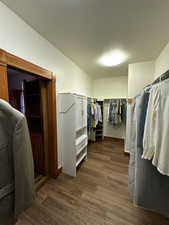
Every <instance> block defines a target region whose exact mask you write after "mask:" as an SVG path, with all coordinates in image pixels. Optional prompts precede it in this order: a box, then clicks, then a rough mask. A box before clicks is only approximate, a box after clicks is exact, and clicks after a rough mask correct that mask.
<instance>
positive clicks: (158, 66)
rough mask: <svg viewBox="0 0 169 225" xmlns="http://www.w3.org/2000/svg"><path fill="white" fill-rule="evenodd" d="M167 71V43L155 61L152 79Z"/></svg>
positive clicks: (168, 63) (168, 58)
mask: <svg viewBox="0 0 169 225" xmlns="http://www.w3.org/2000/svg"><path fill="white" fill-rule="evenodd" d="M167 70H169V43H168V44H167V45H166V46H165V47H164V49H163V50H162V51H161V53H160V55H159V56H158V58H157V59H156V60H155V73H154V79H155V78H157V77H159V76H160V75H161V74H163V73H164V72H166V71H167Z"/></svg>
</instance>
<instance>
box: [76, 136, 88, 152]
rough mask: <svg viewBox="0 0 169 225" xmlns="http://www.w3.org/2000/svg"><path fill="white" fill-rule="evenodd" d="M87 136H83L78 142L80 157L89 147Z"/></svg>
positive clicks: (77, 148) (77, 150) (77, 147)
mask: <svg viewBox="0 0 169 225" xmlns="http://www.w3.org/2000/svg"><path fill="white" fill-rule="evenodd" d="M87 143H88V141H87V135H82V136H81V137H79V138H78V139H77V140H76V155H78V154H79V153H80V152H81V151H82V150H83V149H84V148H85V147H86V146H87Z"/></svg>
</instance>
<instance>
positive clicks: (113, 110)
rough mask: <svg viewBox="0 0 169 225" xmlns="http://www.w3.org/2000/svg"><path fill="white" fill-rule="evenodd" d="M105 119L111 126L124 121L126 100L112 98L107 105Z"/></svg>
mask: <svg viewBox="0 0 169 225" xmlns="http://www.w3.org/2000/svg"><path fill="white" fill-rule="evenodd" d="M107 115H108V116H107V120H108V122H109V123H111V124H112V125H113V126H117V125H121V124H122V123H123V122H124V123H125V122H126V100H125V102H124V101H123V100H122V99H113V100H112V102H111V103H110V104H109V106H108V113H107Z"/></svg>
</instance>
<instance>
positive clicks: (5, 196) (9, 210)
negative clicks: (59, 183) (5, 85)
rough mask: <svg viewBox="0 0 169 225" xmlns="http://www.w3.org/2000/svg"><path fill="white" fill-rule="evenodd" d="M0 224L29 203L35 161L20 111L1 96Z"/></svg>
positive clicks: (6, 222) (9, 221)
mask: <svg viewBox="0 0 169 225" xmlns="http://www.w3.org/2000/svg"><path fill="white" fill-rule="evenodd" d="M0 173H1V175H0V225H6V224H9V223H11V221H13V218H15V217H17V216H18V215H20V214H21V213H22V212H23V211H24V210H26V209H27V208H28V207H30V205H31V203H32V199H33V186H34V165H33V157H32V149H31V142H30V137H29V131H28V127H27V122H26V119H25V117H24V115H23V114H21V113H20V112H18V111H17V110H15V109H14V108H12V107H11V106H10V105H9V104H8V103H7V102H5V101H3V100H0Z"/></svg>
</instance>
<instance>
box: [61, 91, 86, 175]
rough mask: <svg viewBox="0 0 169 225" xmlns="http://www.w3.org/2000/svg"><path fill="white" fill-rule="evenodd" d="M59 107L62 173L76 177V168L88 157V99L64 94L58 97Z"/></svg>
mask: <svg viewBox="0 0 169 225" xmlns="http://www.w3.org/2000/svg"><path fill="white" fill-rule="evenodd" d="M58 105H59V119H58V126H59V127H61V128H62V129H61V132H62V133H61V134H60V135H59V138H60V139H61V140H60V141H59V143H60V146H59V147H60V149H61V151H62V162H63V165H62V168H63V170H62V171H63V173H65V174H68V175H70V176H73V177H76V172H77V171H76V169H77V168H76V167H77V166H78V165H79V164H80V163H81V162H82V160H83V159H84V158H85V157H87V143H88V137H87V97H85V96H80V95H75V94H70V93H62V94H59V95H58ZM65 140H66V141H65Z"/></svg>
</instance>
